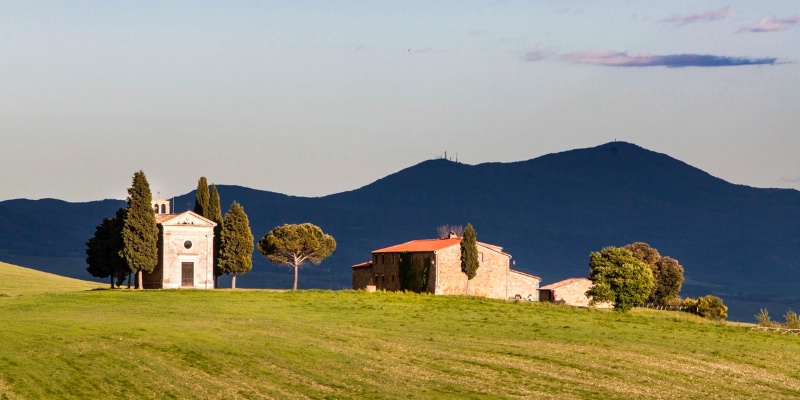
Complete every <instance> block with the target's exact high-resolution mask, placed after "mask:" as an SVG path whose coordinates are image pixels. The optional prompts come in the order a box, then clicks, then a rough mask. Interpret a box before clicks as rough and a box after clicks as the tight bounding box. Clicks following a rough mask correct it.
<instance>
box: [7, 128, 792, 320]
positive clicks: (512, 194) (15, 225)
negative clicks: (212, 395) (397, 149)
mask: <svg viewBox="0 0 800 400" xmlns="http://www.w3.org/2000/svg"><path fill="white" fill-rule="evenodd" d="M218 189H219V191H220V195H221V197H222V199H223V209H224V210H227V209H228V207H229V205H230V202H231V201H233V200H237V201H238V202H240V203H241V204H242V205H243V206H244V207H245V210H246V211H247V213H248V216H249V218H250V222H251V227H252V229H253V234H254V236H255V237H256V238H257V240H258V239H260V238H261V236H263V235H264V234H265V233H266V232H267V231H268V230H269V229H271V228H273V227H275V226H277V225H280V224H283V223H298V222H306V221H309V222H312V223H315V224H317V225H319V226H321V227H322V228H323V229H324V230H325V231H326V232H329V233H331V234H332V235H333V236H334V237H335V238H336V240H337V243H338V249H337V251H336V252H335V253H334V255H333V256H332V257H331V258H330V259H329V260H327V261H325V262H324V263H323V264H322V265H321V266H319V267H309V268H307V269H305V270H302V271H301V273H300V274H301V276H300V284H301V286H304V287H326V288H343V287H349V286H350V270H349V268H348V267H349V266H350V265H352V264H356V263H358V262H361V261H365V260H367V259H369V257H370V251H371V250H373V249H377V248H381V247H385V246H389V245H391V244H395V243H400V242H405V241H407V240H410V239H415V238H429V237H434V236H435V235H436V227H437V226H438V225H442V224H466V223H467V222H470V223H472V224H473V226H475V228H476V230H477V232H478V238H479V240H481V241H484V242H488V243H493V244H497V245H500V246H503V247H504V249H505V251H507V252H509V253H510V254H512V256H513V260H514V261H515V262H516V264H515V268H516V269H519V270H521V271H525V272H529V273H532V274H535V275H538V276H541V277H542V278H543V279H544V283H548V282H553V281H556V280H560V279H563V278H567V277H572V276H585V275H586V274H587V272H588V257H589V252H590V251H595V250H599V249H601V248H602V247H604V246H608V245H615V246H621V245H624V244H627V243H631V242H634V241H644V242H647V243H650V244H651V245H652V246H654V247H656V248H658V250H659V251H660V252H661V254H662V255H669V256H672V257H674V258H676V259H678V260H679V261H680V262H681V264H682V265H683V266H684V267H685V268H686V277H687V283H686V284H685V285H684V291H683V293H684V294H689V295H692V296H697V295H702V294H707V293H715V294H718V295H720V296H722V297H723V298H724V299H725V301H726V303H727V304H729V305H731V308H732V310H731V315H732V316H733V317H734V318H739V319H745V320H752V315H753V314H754V313H755V312H757V311H758V308H760V307H768V308H769V309H770V311H771V313H772V314H773V315H778V313H781V314H782V313H783V312H784V311H785V310H786V309H787V308H789V307H793V308H794V309H800V293H798V292H797V291H796V290H795V289H794V288H795V287H796V286H797V285H798V284H800V273H799V272H800V261H798V260H800V192H798V191H796V190H790V189H756V188H751V187H747V186H742V185H734V184H731V183H728V182H725V181H724V180H722V179H719V178H716V177H713V176H711V175H709V174H707V173H705V172H703V171H701V170H699V169H697V168H694V167H692V166H690V165H687V164H685V163H683V162H681V161H678V160H675V159H673V158H671V157H669V156H667V155H664V154H660V153H656V152H653V151H649V150H646V149H643V148H641V147H639V146H636V145H633V144H629V143H624V142H612V143H607V144H604V145H601V146H598V147H594V148H588V149H579V150H572V151H567V152H563V153H557V154H549V155H546V156H542V157H538V158H535V159H532V160H528V161H521V162H514V163H485V164H479V165H466V164H460V163H456V162H452V161H448V160H443V159H440V160H430V161H425V162H422V163H420V164H417V165H415V166H413V167H410V168H407V169H404V170H402V171H399V172H397V173H395V174H392V175H389V176H387V177H385V178H382V179H380V180H378V181H376V182H373V183H371V184H369V185H367V186H364V187H362V188H360V189H357V190H353V191H349V192H343V193H337V194H333V195H329V196H325V197H318V198H304V197H293V196H287V195H282V194H278V193H273V192H266V191H259V190H253V189H248V188H244V187H239V186H227V185H219V186H218ZM193 201H194V193H188V194H186V195H183V196H180V197H178V198H176V199H175V204H176V207H175V208H176V209H177V210H178V211H183V210H185V209H187V208H188V207H189V206H190V205H191V204H193ZM122 206H124V202H121V201H110V200H105V201H102V202H90V203H79V204H72V203H65V202H60V201H57V200H38V201H30V200H10V201H4V202H0V235H3V236H0V259H10V260H21V259H26V258H30V259H31V260H34V259H32V258H31V257H33V256H37V257H42V256H47V257H56V258H61V259H64V260H66V259H68V258H70V257H72V258H71V260H72V261H71V263H72V264H71V265H75V266H77V265H78V264H80V263H79V262H78V261H81V259H82V258H83V257H84V256H83V251H84V249H85V242H86V240H88V238H89V237H91V235H92V234H93V232H94V226H96V225H97V224H98V223H100V221H101V220H102V218H103V217H104V216H112V215H113V213H114V210H116V209H117V208H119V207H122ZM254 260H255V261H256V266H255V268H254V271H253V272H251V273H250V274H248V275H245V276H243V277H241V278H240V280H238V282H237V284H238V285H239V286H243V287H288V286H289V285H290V282H291V276H290V273H289V271H288V270H281V269H278V267H274V266H267V264H266V262H265V261H264V260H263V257H261V256H260V255H256V256H255V257H254ZM34 261H35V260H34ZM56 264H59V263H58V262H55V263H54V262H53V259H52V258H48V259H47V261H46V262H40V263H38V264H30V263H29V264H25V265H29V266H31V267H35V268H40V269H43V270H48V265H50V266H53V265H56ZM76 268H77V267H76ZM77 269H79V270H76V271H74V274H70V276H79V277H86V276H87V275H86V274H85V271H84V269H85V266H84V267H82V268H77Z"/></svg>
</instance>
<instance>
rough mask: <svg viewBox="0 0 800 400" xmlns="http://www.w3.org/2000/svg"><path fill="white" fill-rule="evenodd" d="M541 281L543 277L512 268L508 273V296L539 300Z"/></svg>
mask: <svg viewBox="0 0 800 400" xmlns="http://www.w3.org/2000/svg"><path fill="white" fill-rule="evenodd" d="M540 282H541V279H539V278H538V277H535V276H533V275H528V274H526V273H523V272H519V271H514V270H511V272H510V273H509V274H508V296H509V298H522V299H531V300H532V301H538V300H539V283H540ZM517 296H519V297H517Z"/></svg>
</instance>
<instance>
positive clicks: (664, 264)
mask: <svg viewBox="0 0 800 400" xmlns="http://www.w3.org/2000/svg"><path fill="white" fill-rule="evenodd" d="M652 269H653V279H654V285H653V291H652V293H650V301H652V302H654V303H656V304H660V305H664V304H667V303H669V302H670V301H672V300H675V299H677V298H678V292H680V291H681V286H682V285H683V267H682V266H681V265H680V264H678V260H676V259H674V258H672V257H661V258H660V259H659V260H658V261H656V263H655V265H653V266H652Z"/></svg>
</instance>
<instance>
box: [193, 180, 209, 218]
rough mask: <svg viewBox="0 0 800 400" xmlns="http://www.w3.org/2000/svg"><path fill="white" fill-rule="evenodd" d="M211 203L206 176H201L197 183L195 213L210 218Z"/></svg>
mask: <svg viewBox="0 0 800 400" xmlns="http://www.w3.org/2000/svg"><path fill="white" fill-rule="evenodd" d="M209 201H210V196H209V194H208V181H206V177H205V176H201V177H200V179H199V180H198V181H197V192H196V193H195V195H194V212H195V213H197V214H198V215H202V216H203V217H205V218H208V207H209Z"/></svg>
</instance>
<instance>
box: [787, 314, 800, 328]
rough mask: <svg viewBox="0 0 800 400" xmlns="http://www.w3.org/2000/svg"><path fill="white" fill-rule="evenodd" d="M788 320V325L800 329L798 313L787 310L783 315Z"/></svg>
mask: <svg viewBox="0 0 800 400" xmlns="http://www.w3.org/2000/svg"><path fill="white" fill-rule="evenodd" d="M783 318H784V319H785V320H786V327H787V328H789V329H800V319H798V318H797V313H795V312H794V311H792V310H789V311H787V312H786V315H784V316H783Z"/></svg>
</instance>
